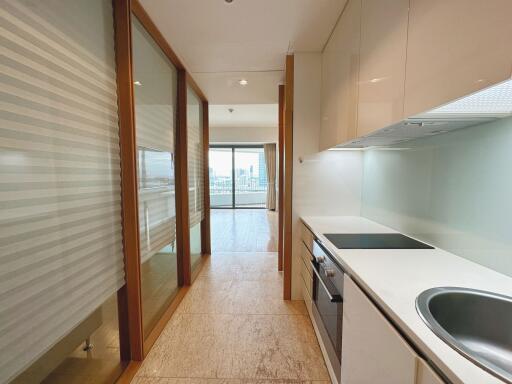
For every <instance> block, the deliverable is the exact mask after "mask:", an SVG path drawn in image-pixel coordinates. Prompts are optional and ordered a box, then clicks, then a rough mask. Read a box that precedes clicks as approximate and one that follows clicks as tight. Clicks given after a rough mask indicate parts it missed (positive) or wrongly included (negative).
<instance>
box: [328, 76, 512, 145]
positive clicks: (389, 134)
mask: <svg viewBox="0 0 512 384" xmlns="http://www.w3.org/2000/svg"><path fill="white" fill-rule="evenodd" d="M509 116H512V79H510V80H507V81H504V82H502V83H499V84H496V85H493V86H491V87H489V88H486V89H483V90H480V91H478V92H476V93H473V94H471V95H468V96H465V97H463V98H460V99H458V100H455V101H452V102H450V103H447V104H445V105H443V106H441V107H438V108H434V109H432V110H430V111H428V112H425V113H421V114H419V115H415V116H411V117H409V118H407V119H405V120H403V121H400V122H399V123H396V124H393V125H391V126H388V127H385V128H382V129H380V130H378V131H376V132H373V133H371V134H369V135H367V136H364V137H360V138H357V139H354V140H351V141H349V142H347V143H344V144H340V145H338V146H336V148H367V147H380V146H389V145H393V144H399V143H402V142H405V141H409V140H413V139H418V138H420V137H426V136H433V135H438V134H442V133H446V132H449V131H453V130H456V129H461V128H466V127H470V126H473V125H478V124H482V123H487V122H490V121H493V120H497V119H501V118H504V117H509Z"/></svg>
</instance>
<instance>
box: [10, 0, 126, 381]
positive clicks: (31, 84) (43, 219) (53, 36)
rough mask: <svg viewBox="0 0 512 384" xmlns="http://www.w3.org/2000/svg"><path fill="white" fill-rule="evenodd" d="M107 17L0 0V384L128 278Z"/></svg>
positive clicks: (92, 1) (36, 0)
mask: <svg viewBox="0 0 512 384" xmlns="http://www.w3.org/2000/svg"><path fill="white" fill-rule="evenodd" d="M112 17H113V15H112V2H111V1H107V0H73V1H56V0H45V1H40V0H23V1H21V0H2V1H0V50H1V52H2V54H1V55H0V164H1V166H0V180H2V181H1V187H0V383H6V382H9V381H11V380H12V379H13V378H14V377H15V376H17V375H18V374H19V373H20V372H22V371H23V370H24V369H25V368H26V367H28V366H29V365H31V364H32V363H33V362H34V361H35V360H37V359H38V358H39V357H40V356H41V355H43V354H44V353H46V351H48V349H49V348H51V347H52V346H54V345H55V344H56V343H58V342H59V340H61V339H62V338H63V337H65V336H66V335H67V334H68V333H69V332H71V331H72V330H73V329H74V328H75V327H76V326H77V325H78V324H80V323H81V322H83V321H84V320H85V319H87V318H88V317H89V315H91V314H92V313H94V311H96V309H97V308H98V307H100V306H101V305H102V304H103V303H104V302H105V300H106V299H107V298H109V297H111V296H112V294H114V293H115V292H116V291H117V290H118V289H119V288H120V287H122V286H123V285H124V259H123V251H122V226H121V178H120V173H121V170H120V155H119V129H118V115H117V93H116V92H117V86H116V72H115V55H114V26H113V19H112Z"/></svg>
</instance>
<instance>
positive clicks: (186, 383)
mask: <svg viewBox="0 0 512 384" xmlns="http://www.w3.org/2000/svg"><path fill="white" fill-rule="evenodd" d="M330 383H331V382H330V381H325V380H322V381H318V380H315V381H311V380H279V379H277V380H258V379H256V380H252V379H192V378H171V377H169V378H163V377H136V378H135V379H134V380H133V381H132V383H131V384H330Z"/></svg>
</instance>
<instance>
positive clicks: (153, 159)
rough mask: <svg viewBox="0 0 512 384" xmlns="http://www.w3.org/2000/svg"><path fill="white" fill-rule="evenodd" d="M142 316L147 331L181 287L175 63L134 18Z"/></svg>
mask: <svg viewBox="0 0 512 384" xmlns="http://www.w3.org/2000/svg"><path fill="white" fill-rule="evenodd" d="M132 26H133V28H132V38H133V69H134V82H135V86H134V95H135V132H136V138H137V148H138V156H137V175H138V181H139V200H138V202H139V230H140V253H141V263H142V265H141V285H142V318H143V328H144V335H145V336H147V335H148V334H149V332H151V330H152V329H153V327H154V326H155V324H156V323H157V322H158V320H159V319H160V317H161V316H162V315H163V313H164V312H165V311H166V310H167V308H168V307H169V304H170V303H171V301H172V300H173V298H174V296H175V294H176V292H177V290H178V266H177V257H176V197H175V186H174V183H175V177H174V142H175V140H174V132H175V129H174V128H175V121H176V86H177V72H176V68H175V67H174V66H173V65H172V63H171V62H170V61H169V60H168V59H167V57H166V56H165V55H164V53H163V52H162V51H161V49H160V48H159V47H158V45H157V44H156V43H155V41H154V40H153V39H152V38H151V36H150V35H149V34H148V33H147V31H146V30H145V29H144V27H143V26H142V25H141V24H140V22H139V21H138V20H137V19H136V18H135V17H133V20H132Z"/></svg>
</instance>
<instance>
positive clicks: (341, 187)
mask: <svg viewBox="0 0 512 384" xmlns="http://www.w3.org/2000/svg"><path fill="white" fill-rule="evenodd" d="M321 67H322V65H321V54H320V53H295V68H294V72H295V73H294V76H295V77H294V106H293V108H294V111H293V198H292V222H293V244H292V255H293V256H292V299H302V293H301V277H300V268H301V264H300V263H301V260H300V252H301V246H300V244H301V238H300V217H301V216H312V215H323V216H337V215H359V214H360V210H361V183H362V164H363V162H362V152H360V151H325V152H320V153H318V151H319V131H320V122H321V120H320V119H321V104H320V103H321V100H320V94H321ZM300 159H302V162H301V161H300Z"/></svg>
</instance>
